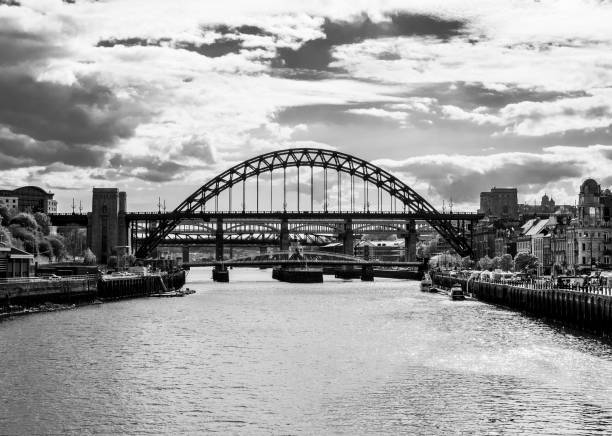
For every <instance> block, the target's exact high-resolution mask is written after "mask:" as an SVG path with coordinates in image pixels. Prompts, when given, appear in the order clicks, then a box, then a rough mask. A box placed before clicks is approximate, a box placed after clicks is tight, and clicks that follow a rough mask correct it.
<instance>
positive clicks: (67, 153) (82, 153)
mask: <svg viewBox="0 0 612 436" xmlns="http://www.w3.org/2000/svg"><path fill="white" fill-rule="evenodd" d="M0 155H2V156H3V159H2V160H3V163H4V169H8V168H22V167H33V166H40V165H45V166H46V165H51V164H53V163H62V164H67V165H72V166H78V167H96V166H99V165H102V164H103V163H104V160H105V150H104V148H103V147H92V146H83V145H80V144H66V143H63V142H61V141H36V140H33V139H31V138H29V137H28V136H25V135H15V134H11V133H10V132H8V131H6V129H5V130H4V131H0Z"/></svg>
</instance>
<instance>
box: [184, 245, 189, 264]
mask: <svg viewBox="0 0 612 436" xmlns="http://www.w3.org/2000/svg"><path fill="white" fill-rule="evenodd" d="M183 263H189V247H188V246H187V245H183Z"/></svg>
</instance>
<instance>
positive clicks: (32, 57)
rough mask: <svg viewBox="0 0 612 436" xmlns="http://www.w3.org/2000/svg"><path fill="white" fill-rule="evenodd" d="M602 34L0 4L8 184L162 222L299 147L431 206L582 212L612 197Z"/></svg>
mask: <svg viewBox="0 0 612 436" xmlns="http://www.w3.org/2000/svg"><path fill="white" fill-rule="evenodd" d="M610 23H612V2H609V1H603V0H602V1H586V0H582V1H579V0H575V1H564V0H555V1H548V0H539V1H520V0H508V1H505V2H499V0H492V1H487V0H479V1H476V0H472V1H470V0H444V1H437V0H415V1H407V0H403V1H392V0H387V1H384V0H350V1H344V0H343V1H322V0H318V1H317V0H314V1H307V2H306V1H291V0H279V1H265V0H260V1H257V2H254V1H246V0H245V1H238V0H226V1H223V2H212V1H211V2H206V1H199V0H183V1H180V2H179V1H174V2H170V1H155V0H106V1H104V0H102V1H93V0H91V1H88V0H70V1H68V0H64V1H60V0H0V180H2V181H3V182H2V185H3V186H1V187H2V188H15V187H18V186H23V185H38V186H41V187H43V188H44V189H47V190H50V191H52V192H54V193H55V198H56V199H57V200H58V202H59V209H60V211H64V212H67V211H70V210H71V205H72V199H73V198H74V199H75V200H76V202H77V204H78V202H79V201H81V202H82V204H83V208H84V209H85V210H87V209H88V208H89V205H90V202H91V188H92V187H94V186H95V187H118V188H119V189H120V190H125V191H127V193H128V209H129V210H152V209H156V208H157V203H158V198H160V199H161V200H162V201H165V202H166V204H167V207H168V209H172V208H174V207H175V206H176V205H177V204H178V203H180V201H181V200H182V199H184V198H185V197H187V196H188V195H189V194H191V193H192V192H193V191H195V190H196V189H197V188H198V187H199V186H201V185H203V184H204V183H205V182H206V181H208V180H209V179H211V178H212V177H214V176H215V175H217V174H218V173H220V172H222V171H223V170H225V169H226V168H229V167H230V166H231V165H233V164H236V163H238V162H241V161H243V160H245V159H248V158H250V157H253V156H256V155H258V154H261V153H264V152H268V151H271V150H277V149H285V148H292V147H304V146H309V147H321V148H329V149H335V150H339V151H342V152H346V153H350V154H353V155H356V156H358V157H361V158H363V159H366V160H368V161H371V162H373V163H375V164H377V165H379V166H381V167H383V168H385V169H386V170H388V171H390V172H392V173H393V174H395V175H397V176H398V177H399V178H400V179H401V180H403V181H404V182H406V183H407V184H408V185H410V186H411V187H412V188H413V189H415V190H416V191H417V192H419V193H421V194H422V195H423V196H424V197H425V198H427V199H428V200H429V201H430V202H431V203H432V204H433V205H434V206H436V207H441V204H442V202H443V201H444V202H445V203H446V204H448V202H450V201H451V200H452V202H453V204H454V205H455V208H456V209H463V210H475V209H476V208H477V207H478V201H479V192H481V191H485V190H489V189H490V188H491V187H494V186H497V187H517V188H518V190H519V201H520V202H527V203H531V204H533V203H534V201H535V202H538V203H539V201H540V197H541V196H542V195H543V194H544V193H547V194H548V195H549V196H552V197H553V198H554V199H555V201H556V202H557V203H558V204H560V203H566V204H574V202H575V200H576V198H577V192H578V189H579V186H580V183H581V182H582V181H583V180H584V179H585V178H587V177H593V178H595V179H596V180H597V181H598V182H600V183H601V184H602V187H608V186H610V185H611V184H612V135H611V129H612V126H611V124H612V25H610ZM292 177H294V175H293V176H292ZM294 182H295V181H294ZM292 186H296V183H293V185H292Z"/></svg>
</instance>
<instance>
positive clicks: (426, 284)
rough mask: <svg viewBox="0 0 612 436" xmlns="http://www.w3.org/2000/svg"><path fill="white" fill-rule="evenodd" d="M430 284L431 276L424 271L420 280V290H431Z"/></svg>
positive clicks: (431, 284) (431, 283)
mask: <svg viewBox="0 0 612 436" xmlns="http://www.w3.org/2000/svg"><path fill="white" fill-rule="evenodd" d="M432 286H433V282H432V281H431V277H430V276H429V274H427V273H425V276H423V280H421V291H422V292H431V288H432Z"/></svg>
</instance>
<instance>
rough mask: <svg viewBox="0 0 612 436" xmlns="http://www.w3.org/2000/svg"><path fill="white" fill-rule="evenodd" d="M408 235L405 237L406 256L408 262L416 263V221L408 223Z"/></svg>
mask: <svg viewBox="0 0 612 436" xmlns="http://www.w3.org/2000/svg"><path fill="white" fill-rule="evenodd" d="M406 230H407V233H406V235H405V236H404V253H405V254H404V256H405V259H406V262H416V244H417V232H416V226H415V224H414V220H410V221H406Z"/></svg>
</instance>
